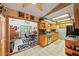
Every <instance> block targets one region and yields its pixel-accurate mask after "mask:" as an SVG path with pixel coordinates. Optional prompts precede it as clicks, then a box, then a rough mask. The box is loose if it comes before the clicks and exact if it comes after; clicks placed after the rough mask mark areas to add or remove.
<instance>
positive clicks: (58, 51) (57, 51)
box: [12, 40, 66, 56]
mask: <svg viewBox="0 0 79 59" xmlns="http://www.w3.org/2000/svg"><path fill="white" fill-rule="evenodd" d="M64 43H65V41H64V40H58V41H55V42H54V43H52V44H50V45H48V46H47V47H45V48H42V47H40V46H39V45H37V46H35V47H33V48H30V49H28V50H25V51H22V52H20V53H17V54H14V55H12V56H66V55H65V52H64V51H65V45H64Z"/></svg>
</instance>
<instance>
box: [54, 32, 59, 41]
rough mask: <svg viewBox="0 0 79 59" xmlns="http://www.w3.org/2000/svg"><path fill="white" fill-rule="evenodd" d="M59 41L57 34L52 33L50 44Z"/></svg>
mask: <svg viewBox="0 0 79 59" xmlns="http://www.w3.org/2000/svg"><path fill="white" fill-rule="evenodd" d="M58 39H59V34H58V33H53V34H52V42H54V41H56V40H58Z"/></svg>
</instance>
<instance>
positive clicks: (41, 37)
mask: <svg viewBox="0 0 79 59" xmlns="http://www.w3.org/2000/svg"><path fill="white" fill-rule="evenodd" d="M47 42H48V39H47V37H46V36H45V35H39V44H40V46H42V47H45V46H46V45H47Z"/></svg>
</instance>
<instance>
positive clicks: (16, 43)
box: [8, 18, 37, 54]
mask: <svg viewBox="0 0 79 59" xmlns="http://www.w3.org/2000/svg"><path fill="white" fill-rule="evenodd" d="M8 30H9V52H10V54H14V53H17V52H21V51H23V50H25V49H29V48H31V47H33V46H36V45H37V23H36V22H31V21H27V20H21V19H15V18H9V28H8Z"/></svg>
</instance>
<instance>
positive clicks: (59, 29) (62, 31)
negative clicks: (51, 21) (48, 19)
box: [56, 26, 66, 39]
mask: <svg viewBox="0 0 79 59" xmlns="http://www.w3.org/2000/svg"><path fill="white" fill-rule="evenodd" d="M56 31H57V32H58V33H59V37H60V39H64V38H65V37H66V28H65V29H61V28H59V26H57V30H56Z"/></svg>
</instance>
